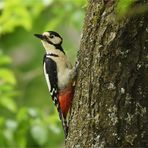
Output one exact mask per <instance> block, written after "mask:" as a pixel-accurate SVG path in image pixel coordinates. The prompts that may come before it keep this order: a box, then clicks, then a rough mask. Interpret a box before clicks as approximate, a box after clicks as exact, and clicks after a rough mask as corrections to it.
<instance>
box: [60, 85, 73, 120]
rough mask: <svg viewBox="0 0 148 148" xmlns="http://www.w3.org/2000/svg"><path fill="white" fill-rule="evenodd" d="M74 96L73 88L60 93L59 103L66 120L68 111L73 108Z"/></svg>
mask: <svg viewBox="0 0 148 148" xmlns="http://www.w3.org/2000/svg"><path fill="white" fill-rule="evenodd" d="M73 95H74V89H73V87H71V88H66V89H64V90H62V91H60V92H59V102H60V107H61V110H62V113H63V116H64V118H66V115H67V113H68V110H69V109H70V107H71V104H72V99H73Z"/></svg>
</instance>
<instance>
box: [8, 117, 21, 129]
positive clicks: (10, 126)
mask: <svg viewBox="0 0 148 148" xmlns="http://www.w3.org/2000/svg"><path fill="white" fill-rule="evenodd" d="M17 126H18V124H17V122H16V121H15V120H11V119H8V120H7V121H6V127H7V128H8V129H10V130H12V131H15V130H16V128H17Z"/></svg>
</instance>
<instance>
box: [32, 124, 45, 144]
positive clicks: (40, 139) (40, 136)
mask: <svg viewBox="0 0 148 148" xmlns="http://www.w3.org/2000/svg"><path fill="white" fill-rule="evenodd" d="M31 134H32V137H33V138H34V140H35V141H36V142H37V143H38V144H39V145H43V144H45V143H46V141H47V140H48V130H47V129H46V127H43V126H41V125H34V126H32V128H31Z"/></svg>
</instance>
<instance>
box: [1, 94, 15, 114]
mask: <svg viewBox="0 0 148 148" xmlns="http://www.w3.org/2000/svg"><path fill="white" fill-rule="evenodd" d="M0 104H1V105H2V106H3V107H5V108H7V109H8V110H9V111H11V112H16V110H17V107H16V104H15V102H14V100H12V98H7V97H3V98H1V100H0Z"/></svg>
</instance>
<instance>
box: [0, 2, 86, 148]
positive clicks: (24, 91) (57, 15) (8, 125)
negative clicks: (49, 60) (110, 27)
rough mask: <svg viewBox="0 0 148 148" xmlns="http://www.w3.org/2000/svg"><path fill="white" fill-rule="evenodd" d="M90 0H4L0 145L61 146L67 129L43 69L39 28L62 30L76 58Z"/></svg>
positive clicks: (0, 23) (0, 12)
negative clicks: (53, 100) (51, 94)
mask: <svg viewBox="0 0 148 148" xmlns="http://www.w3.org/2000/svg"><path fill="white" fill-rule="evenodd" d="M85 6H86V0H0V147H2V148H12V147H15V148H28V147H36V148H37V147H44V148H56V147H57V148H58V147H59V148H61V147H63V146H64V135H63V130H62V127H61V123H60V121H59V118H58V114H57V112H56V109H55V108H54V106H53V104H52V101H51V98H50V96H49V93H48V89H47V86H46V82H45V79H44V75H43V71H42V60H43V54H44V52H45V51H44V49H43V47H42V45H41V42H40V41H39V40H38V39H36V38H35V37H34V36H33V34H34V33H42V32H44V31H48V30H54V31H57V32H59V33H60V34H61V36H63V38H64V42H63V47H64V49H65V51H66V53H67V54H68V55H69V58H70V60H71V62H72V63H74V61H75V58H76V53H77V49H78V48H79V39H80V34H81V31H82V24H83V19H84V10H85Z"/></svg>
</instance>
